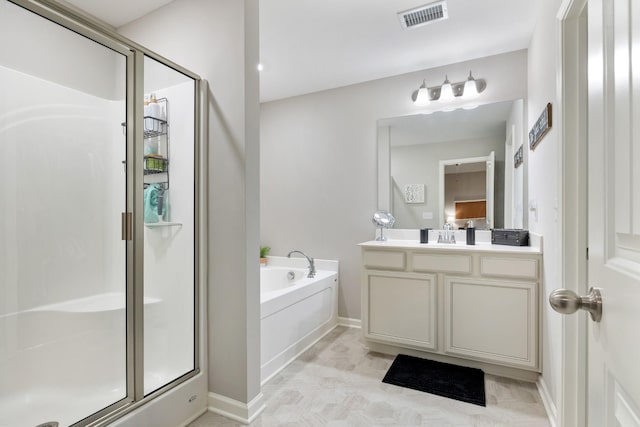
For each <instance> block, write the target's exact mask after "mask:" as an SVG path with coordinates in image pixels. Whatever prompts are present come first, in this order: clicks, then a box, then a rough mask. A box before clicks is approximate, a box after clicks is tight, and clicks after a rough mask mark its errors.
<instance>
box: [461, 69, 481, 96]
mask: <svg viewBox="0 0 640 427" xmlns="http://www.w3.org/2000/svg"><path fill="white" fill-rule="evenodd" d="M464 96H465V97H467V98H471V97H474V96H478V86H477V85H476V79H474V78H473V76H472V75H471V71H469V78H468V79H467V81H466V82H465V84H464Z"/></svg>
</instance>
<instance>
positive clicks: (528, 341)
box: [444, 276, 538, 370]
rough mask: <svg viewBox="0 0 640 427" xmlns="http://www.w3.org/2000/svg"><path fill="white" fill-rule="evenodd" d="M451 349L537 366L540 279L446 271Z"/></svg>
mask: <svg viewBox="0 0 640 427" xmlns="http://www.w3.org/2000/svg"><path fill="white" fill-rule="evenodd" d="M444 302H445V304H444V331H445V342H444V351H445V352H446V353H447V354H451V355H456V356H463V357H465V358H473V359H477V360H483V361H488V362H492V363H497V364H501V365H507V366H514V367H519V368H525V369H531V370H537V368H538V304H537V283H536V282H525V281H517V280H511V281H507V280H491V279H479V278H468V277H452V276H447V277H445V280H444Z"/></svg>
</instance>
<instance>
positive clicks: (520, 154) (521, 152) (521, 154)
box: [513, 145, 524, 168]
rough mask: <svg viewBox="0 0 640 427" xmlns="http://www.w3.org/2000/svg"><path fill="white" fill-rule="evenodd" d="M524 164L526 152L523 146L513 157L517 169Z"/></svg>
mask: <svg viewBox="0 0 640 427" xmlns="http://www.w3.org/2000/svg"><path fill="white" fill-rule="evenodd" d="M522 162H524V150H523V147H522V145H521V146H520V148H518V151H516V154H514V155H513V167H514V168H517V167H518V166H520V165H521V164H522Z"/></svg>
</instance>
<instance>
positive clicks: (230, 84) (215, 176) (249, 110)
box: [119, 0, 260, 403]
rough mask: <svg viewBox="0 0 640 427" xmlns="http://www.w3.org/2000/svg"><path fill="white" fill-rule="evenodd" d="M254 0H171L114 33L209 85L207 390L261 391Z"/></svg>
mask: <svg viewBox="0 0 640 427" xmlns="http://www.w3.org/2000/svg"><path fill="white" fill-rule="evenodd" d="M257 14H258V2H257V0H245V1H238V0H176V1H174V2H172V3H170V4H168V5H167V6H165V7H162V8H160V9H158V10H156V11H154V12H152V13H151V14H149V15H147V16H145V17H143V18H141V19H139V20H137V21H135V22H133V23H131V24H128V25H126V26H124V27H123V28H120V29H119V31H120V32H121V33H122V34H124V35H125V36H127V37H129V38H131V39H132V40H134V41H136V42H138V43H140V44H142V45H144V46H146V47H148V48H150V49H152V50H154V51H156V52H157V53H159V54H160V55H163V56H165V57H166V58H168V59H171V60H172V61H174V62H176V63H178V64H180V65H182V66H184V67H186V68H188V69H190V70H192V71H193V72H195V73H198V74H199V75H200V76H201V77H202V78H204V79H207V80H208V82H209V87H210V93H209V100H208V101H209V117H208V124H209V140H208V141H206V142H205V143H206V144H208V147H209V181H208V183H209V193H208V200H209V214H210V217H209V236H208V239H209V262H208V268H209V283H208V293H209V294H208V311H209V312H208V328H209V343H208V349H209V390H210V391H211V392H215V393H217V394H221V395H224V396H226V397H228V398H231V399H234V400H236V401H240V402H245V403H247V402H250V401H251V400H252V399H253V398H254V397H256V396H257V395H258V394H259V393H260V360H259V359H260V306H259V303H260V296H259V262H258V255H259V241H258V234H259V231H258V229H259V215H260V213H259V202H258V200H259V199H258V197H259V194H258V188H259V187H258V179H259V160H258V159H259V132H258V123H259V102H258V94H259V90H258V74H257V70H256V65H257V63H258V16H257Z"/></svg>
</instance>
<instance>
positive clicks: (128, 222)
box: [122, 212, 133, 240]
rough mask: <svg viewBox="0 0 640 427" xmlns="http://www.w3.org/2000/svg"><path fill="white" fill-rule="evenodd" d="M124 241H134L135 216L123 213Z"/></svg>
mask: <svg viewBox="0 0 640 427" xmlns="http://www.w3.org/2000/svg"><path fill="white" fill-rule="evenodd" d="M122 240H133V214H132V213H131V212H122Z"/></svg>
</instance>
